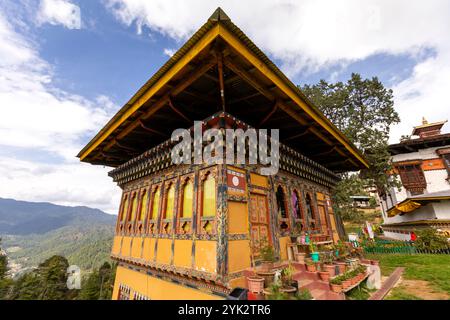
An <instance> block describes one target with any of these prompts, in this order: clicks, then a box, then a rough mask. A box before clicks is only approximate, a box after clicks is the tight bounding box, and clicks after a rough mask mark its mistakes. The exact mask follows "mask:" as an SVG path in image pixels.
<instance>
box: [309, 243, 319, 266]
mask: <svg viewBox="0 0 450 320" xmlns="http://www.w3.org/2000/svg"><path fill="white" fill-rule="evenodd" d="M309 252H310V255H311V259H312V260H313V261H314V262H319V252H318V251H317V246H316V244H315V243H314V242H310V244H309Z"/></svg>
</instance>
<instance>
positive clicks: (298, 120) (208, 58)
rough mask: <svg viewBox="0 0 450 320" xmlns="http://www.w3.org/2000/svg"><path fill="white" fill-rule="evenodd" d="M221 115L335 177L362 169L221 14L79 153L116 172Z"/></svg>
mask: <svg viewBox="0 0 450 320" xmlns="http://www.w3.org/2000/svg"><path fill="white" fill-rule="evenodd" d="M222 108H223V109H224V110H226V111H228V112H231V113H233V114H235V115H236V116H237V117H239V118H241V119H242V120H243V121H246V122H247V123H249V124H250V125H252V126H253V127H256V128H260V127H261V128H279V129H280V140H281V142H284V143H285V144H287V145H289V146H291V147H292V148H294V149H296V150H298V151H300V152H302V153H304V154H305V155H306V156H308V157H310V158H312V159H313V160H315V161H317V162H318V163H320V164H322V165H324V166H325V167H327V168H328V169H330V170H333V171H337V172H340V171H348V170H358V169H361V168H365V167H367V166H368V164H367V161H366V160H365V159H364V157H363V156H362V154H361V153H360V152H359V151H358V150H357V149H356V147H355V146H354V145H353V144H352V143H351V142H350V141H349V140H348V139H347V138H346V137H345V136H344V135H343V134H342V133H341V132H340V131H339V130H338V129H337V128H336V127H335V126H334V125H333V124H332V123H331V122H330V121H329V120H328V119H327V118H326V117H325V116H324V115H323V114H322V113H321V112H320V111H319V110H318V109H317V108H316V107H315V106H314V105H313V104H312V103H311V102H310V101H309V100H308V99H307V98H306V97H305V96H304V95H303V93H302V92H301V91H300V90H299V89H298V88H297V86H295V85H294V84H293V83H292V82H291V81H290V80H289V79H288V78H287V77H286V76H285V75H284V74H283V73H282V72H281V71H280V70H279V69H278V68H277V67H276V66H275V65H274V64H273V63H272V62H271V61H270V60H269V59H268V58H267V56H266V55H265V54H264V53H263V52H262V51H261V50H259V49H258V48H257V47H256V45H255V44H253V42H252V41H251V40H250V39H249V38H248V37H247V36H246V35H245V34H244V33H243V32H242V31H241V30H240V29H239V28H238V27H237V26H235V25H234V24H233V23H232V22H231V20H230V19H229V18H228V17H227V16H226V14H225V13H224V12H223V11H222V10H221V9H220V8H219V9H217V10H216V11H215V12H214V14H213V15H212V16H211V17H210V18H209V20H208V21H207V22H206V23H205V24H204V25H203V26H202V27H201V28H200V29H199V30H198V31H197V32H196V33H195V34H194V35H193V36H192V37H191V38H190V39H189V40H188V41H187V42H186V44H184V45H183V47H181V48H180V50H178V51H177V52H176V53H175V54H174V55H173V56H172V57H171V58H170V59H169V61H167V63H166V64H165V65H164V66H162V67H161V69H160V70H159V71H158V72H157V73H156V74H155V75H153V76H152V77H151V78H150V80H148V81H147V83H146V84H145V85H144V86H143V87H142V88H141V89H140V90H139V91H138V92H137V93H136V94H135V95H134V96H133V97H132V98H131V99H130V101H129V102H128V103H126V104H125V106H123V107H122V108H121V109H120V110H119V112H118V113H117V114H116V115H115V116H114V117H113V118H112V119H111V120H110V121H109V122H108V123H107V124H106V125H105V127H104V128H103V129H101V130H100V132H98V134H97V135H96V136H95V137H94V138H93V139H92V140H91V141H90V142H89V143H88V144H87V145H86V146H85V147H84V148H83V149H82V150H81V151H80V153H79V154H78V157H79V158H80V159H81V161H85V162H89V163H92V164H101V165H107V166H112V167H116V166H118V165H120V164H122V163H124V162H126V161H128V160H129V159H131V158H133V157H135V156H137V155H139V154H140V153H142V152H144V151H145V150H147V149H149V148H151V147H153V146H155V145H157V144H158V143H160V142H161V141H164V140H165V139H167V137H170V135H171V133H172V131H173V130H174V129H176V128H182V127H184V128H187V127H190V126H191V125H192V121H193V120H198V119H202V118H205V117H206V116H208V115H210V114H212V113H214V112H216V111H218V110H220V109H222Z"/></svg>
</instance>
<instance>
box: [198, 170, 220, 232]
mask: <svg viewBox="0 0 450 320" xmlns="http://www.w3.org/2000/svg"><path fill="white" fill-rule="evenodd" d="M209 177H212V178H213V179H214V181H215V186H216V188H215V189H216V192H215V199H214V200H215V207H216V214H215V215H214V216H207V217H205V216H203V194H204V183H205V181H206V180H207V179H208V178H209ZM199 180H200V183H199V190H198V192H197V194H198V201H197V209H198V210H197V212H198V215H197V233H198V234H209V235H214V234H216V232H217V230H216V226H217V199H218V191H217V190H218V188H217V180H218V179H217V169H215V168H214V169H205V170H202V171H201V172H200V177H199ZM208 222H209V223H210V224H211V230H212V231H211V232H207V231H206V230H205V228H204V226H205V225H206V223H208Z"/></svg>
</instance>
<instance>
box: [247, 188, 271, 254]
mask: <svg viewBox="0 0 450 320" xmlns="http://www.w3.org/2000/svg"><path fill="white" fill-rule="evenodd" d="M269 224H270V222H269V212H268V206H267V196H265V195H260V194H251V195H250V235H251V241H252V248H253V255H255V256H258V254H259V249H260V248H261V246H263V245H264V244H265V243H266V242H268V243H269V244H271V243H272V242H271V239H270V227H269Z"/></svg>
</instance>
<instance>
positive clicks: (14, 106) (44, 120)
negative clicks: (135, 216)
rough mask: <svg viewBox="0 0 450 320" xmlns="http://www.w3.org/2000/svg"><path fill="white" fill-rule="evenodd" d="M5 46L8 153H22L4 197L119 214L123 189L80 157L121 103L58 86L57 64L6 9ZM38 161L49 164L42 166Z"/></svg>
mask: <svg viewBox="0 0 450 320" xmlns="http://www.w3.org/2000/svg"><path fill="white" fill-rule="evenodd" d="M0 43H2V45H1V46H0V148H2V149H0V150H3V151H4V150H8V148H10V149H11V148H14V149H15V150H17V149H19V150H22V152H18V153H14V154H13V155H9V154H8V153H6V152H2V153H3V154H4V155H2V156H1V157H0V197H12V198H17V199H22V200H37V201H52V202H56V203H60V204H69V205H91V206H93V207H97V208H100V209H103V210H108V211H109V212H111V213H114V212H115V208H116V207H117V206H118V202H117V196H118V194H119V193H118V192H119V188H117V187H115V186H114V184H113V183H112V181H111V179H110V178H109V177H108V176H107V174H106V172H107V170H106V169H104V168H101V167H94V166H90V165H86V164H81V163H79V160H78V159H76V158H75V155H76V154H77V152H78V151H79V150H80V149H81V147H82V146H83V137H85V136H93V135H94V134H95V133H96V132H97V130H99V129H100V128H101V127H102V126H103V125H104V124H105V123H106V122H107V121H108V120H109V118H110V117H111V115H112V114H113V113H114V111H116V110H117V105H115V104H114V103H113V102H112V101H111V100H110V99H109V98H108V97H106V96H99V97H98V98H97V99H96V100H95V101H90V100H87V99H85V98H83V97H81V96H78V95H74V94H71V93H68V92H65V91H62V90H59V89H58V88H55V87H54V86H53V85H52V78H53V75H52V68H51V66H50V65H49V64H48V63H47V62H46V61H45V60H43V59H42V58H40V56H39V52H38V50H37V48H36V47H35V46H34V45H33V44H32V43H31V42H30V41H29V40H28V39H27V38H26V37H25V36H23V35H21V34H19V33H18V32H16V31H15V30H14V28H13V26H12V25H11V24H10V23H9V22H8V21H7V20H6V18H5V17H4V16H3V15H2V12H1V11H0ZM84 142H85V141H84ZM19 154H20V156H19ZM38 155H47V156H48V160H46V161H44V162H42V160H41V162H39V161H37V160H36V158H38ZM55 158H56V159H58V160H56V161H55V160H54V159H55ZM52 159H53V160H52Z"/></svg>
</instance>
